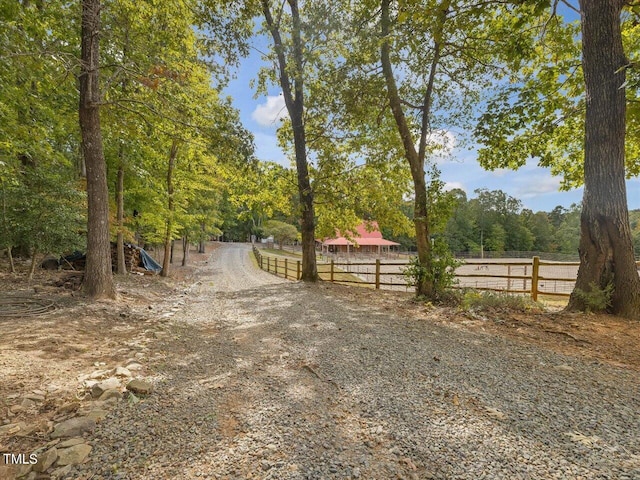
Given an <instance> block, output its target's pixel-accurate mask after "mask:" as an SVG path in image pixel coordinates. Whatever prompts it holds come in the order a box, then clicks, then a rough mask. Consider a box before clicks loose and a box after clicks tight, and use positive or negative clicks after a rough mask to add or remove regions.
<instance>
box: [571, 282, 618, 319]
mask: <svg viewBox="0 0 640 480" xmlns="http://www.w3.org/2000/svg"><path fill="white" fill-rule="evenodd" d="M573 294H574V295H575V296H576V297H577V298H578V299H579V301H580V302H581V303H582V304H583V305H584V310H585V311H586V312H588V313H591V312H593V313H597V312H604V311H606V310H607V309H608V308H609V307H610V306H611V296H612V294H613V282H610V283H608V284H607V285H606V286H605V287H604V288H601V287H600V286H599V285H597V284H596V283H595V282H592V283H590V284H589V290H588V291H585V290H582V289H580V288H576V289H575V290H574V291H573Z"/></svg>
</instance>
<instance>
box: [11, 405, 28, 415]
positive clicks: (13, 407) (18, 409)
mask: <svg viewBox="0 0 640 480" xmlns="http://www.w3.org/2000/svg"><path fill="white" fill-rule="evenodd" d="M9 411H10V412H11V413H20V412H22V411H24V407H23V406H22V405H11V406H10V407H9Z"/></svg>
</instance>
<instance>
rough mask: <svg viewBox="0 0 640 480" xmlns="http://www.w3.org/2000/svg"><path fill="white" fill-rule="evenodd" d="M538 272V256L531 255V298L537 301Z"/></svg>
mask: <svg viewBox="0 0 640 480" xmlns="http://www.w3.org/2000/svg"><path fill="white" fill-rule="evenodd" d="M539 273H540V257H533V268H532V270H531V299H532V300H533V301H534V302H537V301H538V274H539Z"/></svg>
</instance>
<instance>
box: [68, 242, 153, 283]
mask: <svg viewBox="0 0 640 480" xmlns="http://www.w3.org/2000/svg"><path fill="white" fill-rule="evenodd" d="M124 263H125V266H126V268H127V271H128V272H133V273H138V274H144V275H154V274H155V273H154V272H150V271H148V270H147V269H145V268H144V267H143V266H142V260H141V258H140V250H139V249H138V248H136V247H134V246H132V245H129V244H125V245H124ZM86 264H87V258H86V256H84V255H77V254H72V255H68V256H67V257H63V258H61V259H60V268H62V270H76V271H83V270H84V269H85V267H86ZM111 265H112V268H113V271H115V270H116V269H117V268H118V253H117V246H116V244H115V243H112V244H111Z"/></svg>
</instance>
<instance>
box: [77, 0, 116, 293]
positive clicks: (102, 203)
mask: <svg viewBox="0 0 640 480" xmlns="http://www.w3.org/2000/svg"><path fill="white" fill-rule="evenodd" d="M100 9H101V5H100V0H82V34H81V42H82V52H81V57H80V58H81V65H80V102H79V104H80V105H79V119H80V131H81V136H82V153H83V157H84V161H85V165H86V168H87V211H88V217H87V265H86V270H85V275H84V282H83V288H84V291H85V293H86V294H87V295H88V296H89V297H91V298H94V299H96V298H115V296H116V291H115V287H114V284H113V275H112V272H111V243H110V238H109V189H108V186H107V172H106V163H105V159H104V151H103V147H102V132H101V128H100V103H101V98H100V84H99V81H100V76H99V69H100V50H99V41H100V40H99V39H100Z"/></svg>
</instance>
